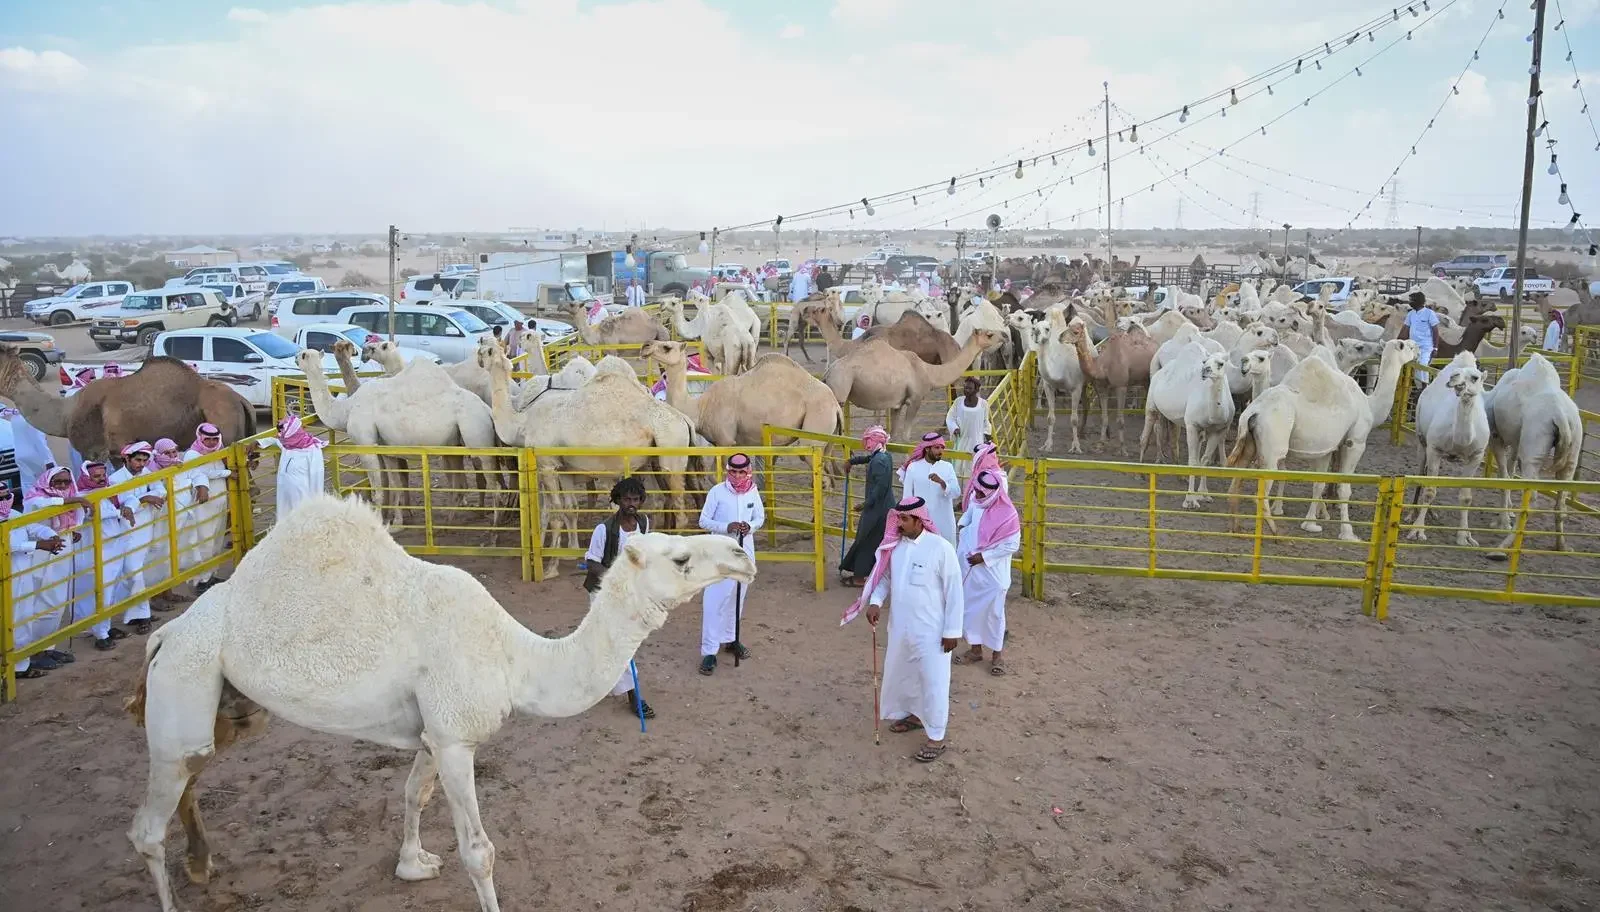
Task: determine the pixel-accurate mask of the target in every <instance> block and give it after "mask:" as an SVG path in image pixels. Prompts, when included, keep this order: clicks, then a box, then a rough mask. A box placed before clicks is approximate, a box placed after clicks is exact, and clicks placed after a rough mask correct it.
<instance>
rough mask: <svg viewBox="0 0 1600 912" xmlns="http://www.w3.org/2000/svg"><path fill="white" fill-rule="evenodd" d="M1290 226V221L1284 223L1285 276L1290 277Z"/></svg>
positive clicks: (1285, 277)
mask: <svg viewBox="0 0 1600 912" xmlns="http://www.w3.org/2000/svg"><path fill="white" fill-rule="evenodd" d="M1289 228H1290V225H1289V223H1288V222H1284V223H1283V277H1284V279H1285V280H1287V279H1288V278H1289Z"/></svg>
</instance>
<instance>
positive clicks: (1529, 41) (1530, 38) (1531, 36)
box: [1522, 32, 1533, 44]
mask: <svg viewBox="0 0 1600 912" xmlns="http://www.w3.org/2000/svg"><path fill="white" fill-rule="evenodd" d="M1522 40H1523V41H1526V42H1527V43H1529V44H1532V43H1533V33H1532V32H1529V33H1528V36H1527V37H1526V38H1523V39H1522Z"/></svg>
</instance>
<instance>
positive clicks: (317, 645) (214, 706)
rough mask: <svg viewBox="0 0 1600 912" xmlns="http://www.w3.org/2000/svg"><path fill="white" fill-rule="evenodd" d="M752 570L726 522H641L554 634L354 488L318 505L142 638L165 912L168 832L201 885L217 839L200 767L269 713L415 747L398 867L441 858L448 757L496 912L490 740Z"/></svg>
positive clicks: (563, 706)
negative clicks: (431, 552)
mask: <svg viewBox="0 0 1600 912" xmlns="http://www.w3.org/2000/svg"><path fill="white" fill-rule="evenodd" d="M755 576H756V566H755V562H754V561H753V560H752V559H751V558H750V557H749V555H747V554H746V553H745V552H744V549H743V548H741V547H739V546H738V545H737V544H736V543H735V542H734V541H733V539H731V538H728V537H727V536H723V535H700V536H694V537H683V536H676V535H665V534H661V533H650V534H647V535H637V536H630V537H629V538H628V542H627V544H625V545H624V546H623V548H622V552H621V553H620V554H619V555H618V556H617V561H616V563H615V564H613V565H612V566H611V569H610V571H609V572H608V573H607V574H606V576H605V579H604V580H603V581H602V582H601V586H600V591H599V593H598V594H597V595H596V596H595V598H594V600H593V601H592V602H591V607H590V609H589V613H588V615H587V616H586V617H584V619H583V622H582V623H581V624H579V625H578V629H577V630H575V631H573V632H572V633H571V634H569V635H567V636H566V637H564V638H562V639H559V640H550V639H546V638H544V637H541V636H539V635H538V634H536V633H533V632H532V631H530V630H527V629H526V628H524V627H522V626H521V625H520V624H518V623H517V622H516V621H515V620H514V619H513V618H512V617H511V615H509V614H507V613H506V611H505V609H503V608H501V607H500V605H499V603H498V602H496V601H495V600H494V598H493V597H492V596H491V595H490V594H489V592H488V590H486V589H485V588H484V587H483V585H482V584H481V583H479V582H478V581H477V579H475V578H474V577H473V576H472V574H470V573H468V572H466V571H465V570H461V569H459V568H457V567H450V566H445V565H441V564H430V563H427V562H425V561H422V560H418V559H417V558H414V557H411V556H410V555H408V554H406V553H405V551H404V550H403V549H402V548H401V547H400V546H399V545H398V544H396V543H395V541H394V539H393V538H391V537H390V536H389V533H388V532H387V531H386V530H385V529H384V526H383V522H382V519H381V518H380V517H379V516H378V514H377V512H376V511H375V510H373V509H371V508H369V507H367V506H365V505H363V504H362V503H360V502H359V501H357V500H355V499H354V498H350V499H344V500H341V499H338V498H335V497H329V496H326V495H318V496H315V497H313V498H312V499H310V500H308V501H306V502H305V503H302V504H301V505H300V506H298V507H296V508H295V510H294V512H293V513H291V514H289V515H288V516H285V517H281V518H280V519H279V521H278V524H277V525H276V526H274V527H273V528H272V530H271V531H270V532H268V533H267V535H266V537H265V538H263V539H262V541H261V542H260V543H259V544H257V545H256V547H255V548H253V549H252V550H251V551H250V553H249V554H246V555H245V557H244V559H243V560H241V561H240V562H239V567H238V569H237V570H235V571H234V574H233V576H232V577H231V578H230V579H229V580H228V581H226V582H224V583H222V584H221V585H218V586H215V587H213V588H212V589H210V590H208V591H207V592H206V593H205V594H203V595H201V596H200V597H199V598H198V599H197V600H196V601H195V602H194V604H193V605H190V606H189V608H188V610H186V611H185V612H184V613H183V614H182V615H180V616H178V617H177V618H175V619H173V620H172V621H170V622H168V623H167V624H166V625H165V626H163V627H161V629H159V630H157V631H156V632H155V633H154V634H152V635H151V636H150V639H149V641H148V643H147V645H146V646H145V669H144V675H143V678H142V680H141V682H140V684H139V685H138V687H137V689H136V690H135V691H134V694H133V696H132V698H131V699H129V700H128V703H127V708H128V711H129V712H131V713H132V714H133V715H134V717H135V718H136V719H137V720H138V721H139V723H140V724H142V725H143V726H144V728H145V740H146V743H147V744H148V746H149V753H150V773H149V783H148V786H147V788H146V791H145V798H144V802H143V804H141V805H140V806H139V810H138V812H137V814H135V816H134V819H133V825H132V827H131V828H130V829H129V830H128V839H129V840H130V841H131V842H132V843H133V847H134V849H135V850H136V851H137V852H138V853H139V855H140V856H142V857H143V858H144V860H145V865H146V867H148V868H149V870H150V876H151V877H152V878H154V880H155V884H156V893H157V895H158V896H159V897H160V900H161V908H162V910H163V912H176V910H177V906H176V905H175V904H174V903H173V899H172V884H171V882H170V879H169V878H168V875H167V861H166V848H165V845H164V843H165V841H166V831H167V823H168V821H170V820H171V818H172V813H173V811H174V810H177V811H178V812H179V814H180V816H181V817H182V820H183V823H184V827H185V830H186V831H187V834H188V837H189V845H188V853H187V855H188V859H187V860H188V864H187V867H188V872H189V878H190V880H191V881H193V882H195V883H205V882H207V881H208V880H209V879H210V876H211V874H212V864H211V852H210V849H209V846H208V845H207V842H206V835H205V825H204V823H203V822H202V821H201V818H200V809H199V802H198V801H197V800H196V798H195V789H194V784H195V780H196V778H197V777H198V776H199V774H200V773H201V771H202V770H204V769H205V767H206V765H207V764H208V763H209V762H210V761H211V760H212V759H213V758H214V757H215V756H216V754H217V751H218V750H220V749H222V748H223V747H225V746H226V745H227V744H229V743H231V742H232V741H233V740H236V739H237V738H238V737H240V736H245V735H250V734H255V733H258V732H260V731H261V730H263V729H264V728H265V727H266V721H267V714H268V713H273V714H276V715H279V716H281V717H283V718H284V719H285V720H287V721H288V722H290V723H292V724H294V725H299V726H301V727H303V728H308V729H311V730H313V731H319V732H325V733H328V734H333V735H340V736H343V737H347V738H355V739H360V740H363V741H371V742H373V743H376V744H382V745H386V746H388V747H392V748H396V749H398V750H409V751H415V752H416V757H415V759H414V760H413V761H412V764H411V775H410V776H408V777H407V779H406V784H405V793H404V794H405V816H404V822H403V825H402V832H401V843H400V859H399V864H398V865H397V866H396V867H395V876H396V877H399V878H400V879H402V880H427V879H430V878H434V877H438V876H439V870H440V865H441V862H440V859H439V858H438V856H436V855H434V854H432V853H430V852H426V851H424V850H423V848H422V844H421V834H420V829H421V826H420V824H421V817H422V810H423V808H424V807H425V806H426V805H427V803H428V799H429V798H430V797H431V796H432V794H433V785H434V777H435V775H437V776H438V779H439V781H440V783H442V784H443V786H444V794H445V799H446V801H448V803H449V805H450V813H451V817H452V819H453V821H454V824H455V836H456V842H457V845H458V849H459V852H460V855H461V862H462V866H463V867H465V868H466V870H467V874H468V876H470V877H471V879H472V885H473V888H474V889H475V890H476V892H477V896H478V909H479V910H480V912H498V910H499V908H500V903H499V901H498V899H497V898H496V896H495V888H494V859H495V849H494V844H493V843H492V842H490V840H489V834H488V833H487V832H486V831H485V830H484V827H483V822H482V820H481V819H480V816H479V812H478V796H477V789H476V785H475V783H474V781H473V757H474V754H475V753H476V751H477V749H478V747H479V746H480V745H481V744H483V743H484V742H486V741H487V740H488V739H489V738H490V737H492V736H493V735H494V734H495V732H497V731H499V729H500V727H501V725H502V724H504V722H505V721H506V719H507V718H509V717H510V716H511V715H513V714H517V715H532V716H543V717H547V718H564V717H567V716H575V715H577V714H579V713H581V712H583V711H584V710H586V709H588V708H589V707H591V706H594V705H595V704H596V703H598V702H600V700H601V699H602V698H603V697H605V695H606V694H607V693H608V692H609V691H610V690H611V688H612V686H613V685H614V684H615V683H616V681H617V678H618V676H619V675H621V674H622V670H623V669H624V668H626V667H627V665H628V660H629V659H630V658H632V656H633V654H634V653H635V652H636V651H637V650H638V648H639V644H641V643H642V642H644V639H645V638H646V637H647V636H649V635H650V634H651V633H653V632H654V631H656V630H659V629H661V626H662V624H664V623H665V622H666V619H667V613H668V612H669V611H670V610H671V609H672V608H674V607H676V606H677V605H679V604H682V603H683V602H684V601H685V600H686V599H688V598H689V597H691V596H693V595H695V594H696V593H698V592H699V591H701V590H702V589H704V588H705V587H706V586H708V585H711V584H713V583H716V582H719V581H721V580H725V579H734V580H738V581H739V582H741V583H746V584H748V583H751V582H753V581H754V580H755ZM356 605H359V606H362V607H361V610H357V611H352V610H351V608H352V606H356ZM330 644H333V645H334V648H335V653H336V656H335V657H334V658H333V659H332V660H330V655H329V652H328V650H329V647H330Z"/></svg>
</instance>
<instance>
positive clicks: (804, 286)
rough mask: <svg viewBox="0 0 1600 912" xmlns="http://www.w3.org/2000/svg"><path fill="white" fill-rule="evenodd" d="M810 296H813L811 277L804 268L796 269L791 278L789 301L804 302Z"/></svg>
mask: <svg viewBox="0 0 1600 912" xmlns="http://www.w3.org/2000/svg"><path fill="white" fill-rule="evenodd" d="M809 294H811V275H810V274H809V273H808V272H806V270H805V268H804V267H801V268H800V269H796V270H795V271H794V274H793V275H792V276H790V277H789V300H790V301H794V302H799V301H804V300H805V299H806V296H807V295H809Z"/></svg>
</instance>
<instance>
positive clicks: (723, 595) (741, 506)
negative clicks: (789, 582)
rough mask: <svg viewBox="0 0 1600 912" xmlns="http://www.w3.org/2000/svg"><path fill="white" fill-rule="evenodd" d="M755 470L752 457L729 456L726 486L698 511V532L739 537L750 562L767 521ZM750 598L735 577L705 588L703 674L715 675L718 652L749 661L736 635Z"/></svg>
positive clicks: (713, 491)
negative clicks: (747, 599)
mask: <svg viewBox="0 0 1600 912" xmlns="http://www.w3.org/2000/svg"><path fill="white" fill-rule="evenodd" d="M754 468H755V467H754V466H753V465H752V464H751V462H750V457H749V456H746V455H745V454H743V453H735V454H734V455H732V456H729V457H728V465H727V473H726V475H725V476H724V478H723V481H722V483H721V484H719V485H717V486H716V487H714V488H712V489H711V490H710V491H709V492H707V493H706V505H705V508H704V509H702V510H701V511H700V528H702V529H704V530H706V531H707V532H714V533H716V534H718V535H728V536H732V537H733V538H736V539H738V541H739V544H740V545H742V546H744V550H745V553H746V554H749V555H750V557H751V558H752V559H753V558H754V557H755V556H756V537H755V531H756V530H757V529H760V528H761V526H762V525H763V524H764V523H766V521H767V513H766V510H765V508H764V507H762V505H761V492H760V491H759V490H757V489H756V480H755V472H754ZM749 595H750V593H749V592H748V591H747V590H746V589H745V588H744V586H743V585H741V584H740V583H737V582H735V581H734V580H731V579H730V580H723V581H722V582H720V583H714V584H712V585H710V586H707V587H706V591H705V593H704V594H703V595H702V596H701V597H700V608H701V618H700V673H701V674H703V675H711V674H714V673H715V672H716V670H717V653H718V652H719V651H721V650H723V649H727V651H728V652H730V653H732V654H733V658H734V664H736V665H737V664H738V663H739V662H741V661H743V660H745V659H748V658H750V650H749V649H746V648H745V645H744V644H743V643H741V642H739V636H738V630H739V621H740V619H741V618H742V617H743V616H744V603H745V599H746V598H747V597H748V596H749Z"/></svg>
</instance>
